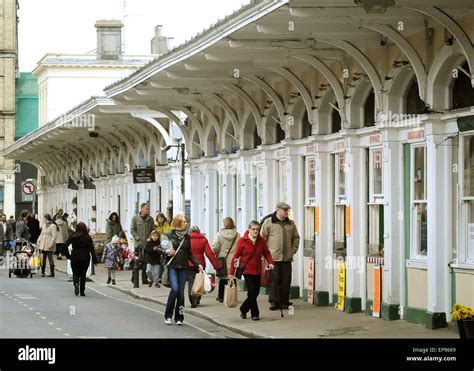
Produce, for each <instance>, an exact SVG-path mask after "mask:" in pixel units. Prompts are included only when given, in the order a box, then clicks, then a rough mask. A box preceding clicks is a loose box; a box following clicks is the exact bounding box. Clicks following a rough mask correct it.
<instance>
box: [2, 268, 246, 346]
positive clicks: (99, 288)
mask: <svg viewBox="0 0 474 371" xmlns="http://www.w3.org/2000/svg"><path fill="white" fill-rule="evenodd" d="M68 279H69V277H68V276H67V275H66V274H62V273H58V274H56V277H55V278H49V277H44V278H42V277H41V276H40V275H38V274H36V275H34V276H33V278H17V277H15V276H12V278H8V272H7V271H6V270H0V338H7V339H15V338H20V339H24V338H31V339H38V338H52V339H74V338H76V339H78V338H80V339H103V338H152V339H157V338H165V339H172V338H178V339H185V338H193V339H202V338H204V339H213V338H219V339H225V338H242V337H244V336H242V335H240V334H237V333H235V332H232V331H229V330H227V329H225V328H224V327H221V326H217V325H215V324H213V323H211V322H209V321H207V320H204V319H202V318H199V317H196V316H193V315H186V318H185V323H184V325H183V326H177V325H174V324H173V325H171V326H170V325H166V324H165V323H164V320H163V316H164V308H163V306H162V305H160V304H157V303H154V302H149V301H143V300H140V299H135V298H133V297H130V295H127V294H124V293H122V292H119V291H117V290H113V289H112V288H110V287H106V286H105V285H100V284H97V283H93V282H88V283H87V285H86V297H81V296H75V295H74V293H73V285H72V283H70V282H67V280H68Z"/></svg>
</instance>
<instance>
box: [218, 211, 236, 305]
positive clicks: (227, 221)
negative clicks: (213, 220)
mask: <svg viewBox="0 0 474 371" xmlns="http://www.w3.org/2000/svg"><path fill="white" fill-rule="evenodd" d="M239 239H240V234H239V232H237V230H236V228H235V223H234V220H233V219H232V218H230V217H226V218H224V228H223V229H221V230H220V231H219V233H217V235H216V237H215V238H214V241H213V242H212V251H213V252H214V255H215V256H216V258H217V260H218V261H219V263H220V265H221V268H220V269H218V270H217V271H216V276H217V277H218V278H219V290H218V293H217V298H216V300H217V301H219V302H220V303H222V302H223V301H224V289H225V286H226V285H227V282H228V280H229V271H230V265H231V264H232V255H233V254H234V252H235V249H236V247H237V243H238V242H239Z"/></svg>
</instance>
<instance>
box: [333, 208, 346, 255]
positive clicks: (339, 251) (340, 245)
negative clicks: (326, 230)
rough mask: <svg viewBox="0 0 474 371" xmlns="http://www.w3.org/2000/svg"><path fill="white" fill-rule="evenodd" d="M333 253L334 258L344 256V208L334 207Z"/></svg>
mask: <svg viewBox="0 0 474 371" xmlns="http://www.w3.org/2000/svg"><path fill="white" fill-rule="evenodd" d="M334 219H335V220H334V221H335V223H334V252H335V253H336V256H346V254H347V248H346V246H347V245H346V206H345V205H336V207H335V211H334Z"/></svg>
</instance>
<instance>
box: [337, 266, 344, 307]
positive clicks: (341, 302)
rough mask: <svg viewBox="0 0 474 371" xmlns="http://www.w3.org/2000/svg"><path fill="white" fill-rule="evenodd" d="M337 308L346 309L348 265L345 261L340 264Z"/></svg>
mask: <svg viewBox="0 0 474 371" xmlns="http://www.w3.org/2000/svg"><path fill="white" fill-rule="evenodd" d="M338 272H339V274H338V285H337V309H338V310H342V311H343V310H344V295H345V294H346V266H345V263H344V262H343V261H340V262H339V265H338Z"/></svg>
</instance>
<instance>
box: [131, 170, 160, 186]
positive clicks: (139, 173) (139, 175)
mask: <svg viewBox="0 0 474 371" xmlns="http://www.w3.org/2000/svg"><path fill="white" fill-rule="evenodd" d="M133 183H134V184H143V183H155V169H153V168H143V169H133Z"/></svg>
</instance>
